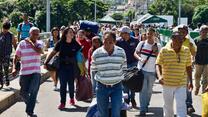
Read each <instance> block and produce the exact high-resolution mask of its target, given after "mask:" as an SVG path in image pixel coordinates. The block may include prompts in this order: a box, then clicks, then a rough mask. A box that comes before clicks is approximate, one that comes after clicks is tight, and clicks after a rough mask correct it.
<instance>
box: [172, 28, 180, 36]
mask: <svg viewBox="0 0 208 117" xmlns="http://www.w3.org/2000/svg"><path fill="white" fill-rule="evenodd" d="M178 35H181V34H180V32H179V31H178V27H175V28H173V32H172V36H178Z"/></svg>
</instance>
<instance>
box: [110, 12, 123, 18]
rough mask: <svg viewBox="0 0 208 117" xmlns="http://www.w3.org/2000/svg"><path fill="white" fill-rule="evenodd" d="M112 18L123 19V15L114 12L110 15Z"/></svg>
mask: <svg viewBox="0 0 208 117" xmlns="http://www.w3.org/2000/svg"><path fill="white" fill-rule="evenodd" d="M112 18H113V19H115V20H123V18H124V16H123V14H122V13H114V14H113V15H112Z"/></svg>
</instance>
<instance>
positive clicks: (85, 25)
mask: <svg viewBox="0 0 208 117" xmlns="http://www.w3.org/2000/svg"><path fill="white" fill-rule="evenodd" d="M80 29H81V30H90V31H92V32H93V33H94V34H98V31H99V26H98V23H97V22H92V21H87V20H83V21H80Z"/></svg>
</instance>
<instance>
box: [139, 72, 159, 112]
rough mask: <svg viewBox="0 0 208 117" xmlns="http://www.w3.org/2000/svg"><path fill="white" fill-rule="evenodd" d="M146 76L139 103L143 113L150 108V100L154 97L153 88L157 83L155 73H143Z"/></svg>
mask: <svg viewBox="0 0 208 117" xmlns="http://www.w3.org/2000/svg"><path fill="white" fill-rule="evenodd" d="M142 72H143V74H144V81H143V86H142V90H141V92H140V93H139V101H140V107H141V108H140V110H141V111H143V112H147V111H148V106H149V103H150V99H151V96H152V88H153V84H154V82H155V79H156V77H155V72H146V71H142Z"/></svg>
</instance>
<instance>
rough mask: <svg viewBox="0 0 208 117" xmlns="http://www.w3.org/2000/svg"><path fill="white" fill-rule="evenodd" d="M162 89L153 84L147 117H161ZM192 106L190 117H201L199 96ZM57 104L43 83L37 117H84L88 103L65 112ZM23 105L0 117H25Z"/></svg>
mask: <svg viewBox="0 0 208 117" xmlns="http://www.w3.org/2000/svg"><path fill="white" fill-rule="evenodd" d="M161 91H162V87H161V86H160V85H159V84H158V83H155V85H154V93H153V95H152V100H151V104H150V108H149V113H147V117H163V110H162V106H163V98H162V93H161ZM67 97H69V95H67ZM136 101H137V104H138V106H139V103H138V101H139V97H138V93H137V94H136ZM193 102H194V103H193V105H194V107H195V109H196V112H195V113H194V114H193V115H192V116H191V117H201V109H202V108H201V96H193ZM58 104H59V92H58V91H53V82H52V81H51V79H48V80H47V81H46V82H44V83H43V84H42V85H41V87H40V91H39V95H38V100H37V105H36V108H35V113H36V114H37V116H38V117H85V115H86V111H87V108H88V106H89V105H90V103H86V102H76V106H70V105H69V103H68V102H67V104H66V110H64V111H60V110H58V109H57V106H58ZM24 111H25V104H24V103H23V102H17V103H15V104H14V105H13V106H11V107H10V108H9V109H7V110H6V111H4V112H3V113H1V114H0V117H26V114H25V112H24ZM138 114H139V110H138V109H133V110H130V111H128V112H127V115H128V117H135V116H136V117H137V115H138Z"/></svg>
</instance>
